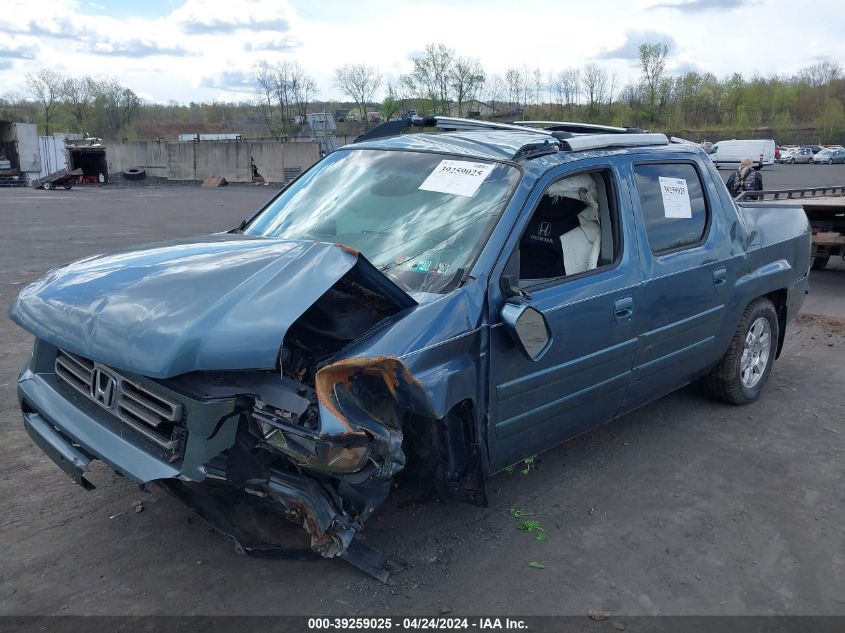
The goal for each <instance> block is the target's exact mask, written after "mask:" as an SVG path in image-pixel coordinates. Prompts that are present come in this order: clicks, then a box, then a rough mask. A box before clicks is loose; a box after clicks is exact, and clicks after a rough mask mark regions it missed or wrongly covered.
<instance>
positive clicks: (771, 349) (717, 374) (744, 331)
mask: <svg viewBox="0 0 845 633" xmlns="http://www.w3.org/2000/svg"><path fill="white" fill-rule="evenodd" d="M779 327H780V326H779V323H778V315H777V312H776V311H775V306H774V305H772V302H771V301H769V300H768V299H765V298H763V297H761V298H759V299H755V300H754V301H752V302H751V304H750V305H749V306H748V307H747V308H746V309H745V312H743V314H742V318H741V319H740V320H739V326H738V327H737V330H736V333H735V334H734V336H733V339H731V344H730V346H729V347H728V351H727V352H725V355H724V356H723V357H722V360H721V361H719V364H718V365H716V367H714V368H713V369H712V370H711V371H710V373H709V374H707V375H706V376H704V378H702V379H701V386H702V388H703V389H704V391H705V392H706V393H707V394H709V395H710V396H712V397H714V398H717V399H718V400H722V401H724V402H727V403H729V404H748V403H749V402H754V401H755V400H756V399H757V398H759V397H760V393H761V392H762V391H763V387H764V386H765V385H766V381H768V379H769V374H770V373H771V371H772V365H773V364H774V359H775V350H776V349H777V342H778V340H779V338H778V337H779V334H780V330H779Z"/></svg>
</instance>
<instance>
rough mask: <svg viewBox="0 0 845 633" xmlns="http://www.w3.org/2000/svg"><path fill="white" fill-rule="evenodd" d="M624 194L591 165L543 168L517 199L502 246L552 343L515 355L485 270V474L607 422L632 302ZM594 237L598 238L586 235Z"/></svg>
mask: <svg viewBox="0 0 845 633" xmlns="http://www.w3.org/2000/svg"><path fill="white" fill-rule="evenodd" d="M572 178H577V179H578V180H570V181H569V183H575V184H576V185H577V186H575V187H568V186H567V184H568V183H566V182H563V181H565V180H566V179H572ZM591 181H592V183H593V185H591V184H590V182H591ZM564 191H580V192H585V193H583V195H582V194H579V195H582V197H583V198H584V199H585V200H587V202H588V204H587V205H585V204H584V202H583V200H582V201H580V202H581V204H578V201H576V200H573V199H572V198H569V199H567V198H566V197H564V196H561V195H556V194H560V193H561V192H564ZM628 196H629V193H628V188H627V185H626V184H625V183H624V182H623V181H622V180H620V179H619V178H618V176H617V173H616V171H615V169H614V168H612V167H611V166H609V165H596V166H595V167H593V169H591V170H588V171H587V172H583V171H582V172H579V173H578V174H575V175H573V174H571V173H569V174H565V173H562V172H561V171H558V172H557V173H556V174H555V173H552V174H550V175H549V176H547V177H546V178H545V179H544V181H542V182H541V186H539V187H538V188H537V189H536V190H535V192H534V193H533V194H532V196H531V197H530V198H529V200H528V201H527V203H526V207H525V209H524V210H523V213H522V215H521V220H520V223H519V226H518V227H517V228H518V231H515V235H514V237H513V238H512V242H513V243H512V244H511V245H510V248H509V249H508V251H506V252H507V253H512V252H515V251H516V250H517V249H518V250H519V255H518V257H519V258H520V260H521V262H520V270H521V271H524V272H523V273H521V275H520V280H519V286H520V289H521V290H523V291H525V292H526V293H527V294H528V295H529V296H528V297H526V298H525V299H523V300H524V301H527V302H528V303H529V304H530V305H531V306H532V307H534V308H535V309H537V310H538V311H539V312H541V313H542V314H543V316H544V317H545V319H546V321H547V323H548V325H549V327H550V330H551V334H552V343H551V345H550V346H549V347H548V349H547V350H546V352H545V353H544V355H543V356H542V357H541V358H539V359H538V360H535V361H532V360H529V359H528V358H527V357H526V356H525V355H523V353H522V352H521V351H520V350H519V349H518V347H517V346H516V345H515V344H514V342H513V340H512V339H511V336H510V333H509V332H508V330H507V329H506V326H504V325H503V324H502V322H501V318H500V317H499V312H500V310H501V306H502V304H503V302H504V301H505V298H504V297H503V296H502V292H501V290H500V286H501V284H500V278H499V276H498V275H494V276H493V279H492V280H491V284H490V293H489V294H490V297H491V313H492V314H491V323H492V324H493V325H492V327H491V329H490V346H489V350H490V371H489V380H490V383H489V384H490V390H489V412H490V417H489V428H488V446H489V454H490V465H491V470H492V471H494V472H495V471H496V470H499V469H501V468H503V467H505V466H508V465H509V464H513V463H515V462H517V461H519V460H520V459H523V458H525V457H528V456H530V455H534V454H535V453H538V452H540V451H543V450H545V449H547V448H549V447H551V446H554V445H556V444H558V443H560V442H563V441H565V440H567V439H569V438H571V437H574V436H576V435H578V434H580V433H583V432H584V431H586V430H588V429H590V428H592V427H594V426H596V425H598V424H601V423H603V422H606V421H608V420H610V419H611V418H612V417H613V415H614V414H615V413H616V411H617V408H618V407H619V406H620V404H621V402H622V400H623V397H624V394H625V390H626V387H627V385H628V382H629V379H630V374H631V367H632V363H633V358H634V353H635V350H636V333H637V331H638V322H639V304H640V301H641V297H640V282H641V275H640V268H639V263H638V254H637V248H636V236H635V234H634V231H633V227H632V222H631V221H630V217H629V216H628V214H624V213H619V209H620V206H621V208H625V209H627V208H628V206H629V198H628ZM593 202H595V203H596V204H595V206H593ZM620 202H621V205H620ZM589 207H592V210H593V211H594V213H593V215H590V208H589ZM584 211H586V215H583V214H582V212H584ZM587 216H589V217H590V218H595V220H596V221H592V220H591V219H585V218H587ZM579 230H582V232H583V233H584V235H583V236H582V235H580V234H579V233H577V231H579ZM572 231H576V232H575V233H572ZM596 235H599V236H600V238H599V239H600V244H598V245H597V244H596V243H595V241H593V242H590V241H589V239H586V238H588V237H590V236H592V237H595V236H596ZM564 236H565V237H564ZM579 240H580V241H579ZM544 248H545V250H544ZM567 249H568V250H567ZM584 253H587V256H586V257H581V256H582V255H583V254H584ZM574 254H578V257H574ZM561 257H562V258H563V259H562V260H558V258H561ZM511 261H513V259H512V260H511Z"/></svg>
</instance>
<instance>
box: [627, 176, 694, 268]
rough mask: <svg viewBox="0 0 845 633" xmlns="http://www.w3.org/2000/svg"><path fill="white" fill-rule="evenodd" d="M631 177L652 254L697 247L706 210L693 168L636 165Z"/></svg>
mask: <svg viewBox="0 0 845 633" xmlns="http://www.w3.org/2000/svg"><path fill="white" fill-rule="evenodd" d="M634 176H635V178H636V181H637V193H638V194H639V197H640V206H641V207H642V210H643V216H644V219H645V229H646V233H647V234H648V242H649V245H650V246H651V252H652V253H655V254H660V253H665V252H667V251H672V250H677V249H679V248H684V247H689V246H693V245H695V244H698V243H699V242H700V241H701V239H702V238H703V237H704V233H705V231H706V230H707V224H708V213H709V211H708V208H707V201H706V200H705V198H704V189H703V187H702V186H701V179H700V178H699V176H698V171H696V169H695V167H693V166H692V165H690V164H687V163H663V164H659V163H648V164H642V165H636V166H635V167H634Z"/></svg>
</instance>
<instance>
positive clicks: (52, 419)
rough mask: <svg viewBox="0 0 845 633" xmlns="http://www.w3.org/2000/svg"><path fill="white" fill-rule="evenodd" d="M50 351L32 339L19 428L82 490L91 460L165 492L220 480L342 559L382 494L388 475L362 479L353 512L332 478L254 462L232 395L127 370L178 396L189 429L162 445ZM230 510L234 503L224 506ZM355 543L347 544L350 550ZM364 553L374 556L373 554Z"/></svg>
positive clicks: (250, 442)
mask: <svg viewBox="0 0 845 633" xmlns="http://www.w3.org/2000/svg"><path fill="white" fill-rule="evenodd" d="M56 356H57V350H56V348H55V347H53V346H50V345H48V344H45V343H43V342H41V341H38V342H37V343H36V348H35V351H34V354H33V358H32V360H31V361H30V363H29V364H28V366H27V367H25V368H24V369H23V371H22V372H21V374H20V376H19V378H18V388H17V394H18V401H19V403H20V406H21V410H22V413H23V418H24V427H25V429H26V431H27V433H28V434H29V435H30V437H31V438H32V439H33V441H34V442H35V444H37V445H38V446H39V447H40V448H41V449H42V450H43V451H44V452H45V453H46V454H47V456H48V457H50V458H51V459H52V460H53V461H54V462H55V463H56V464H57V465H58V466H59V467H60V468H61V469H62V470H63V471H64V472H65V473H66V474H67V475H68V476H69V477H70V478H71V479H72V480H73V481H74V482H76V483H77V484H79V485H81V486H82V487H83V488H85V489H89V490H90V489H92V488H94V486H93V484H92V483H91V482H90V481H89V480H88V479H87V478H86V473H88V471H89V470H90V465H91V462H92V461H94V460H95V459H99V460H101V461H102V462H104V463H105V464H107V465H108V466H110V467H111V468H112V469H114V470H115V471H116V472H118V473H120V474H121V475H123V476H125V477H126V478H127V479H129V480H131V481H134V482H136V483H138V484H147V483H153V482H155V483H157V484H160V485H162V486H164V487H165V488H166V489H168V490H169V491H170V492H175V491H183V490H185V489H186V488H185V486H186V485H187V486H190V485H191V484H198V483H199V482H202V481H203V480H205V479H209V480H211V481H216V482H221V483H225V484H227V487H228V488H231V489H232V490H233V491H245V492H248V493H251V494H253V495H256V494H257V495H258V496H260V497H265V498H267V499H268V500H269V501H273V502H275V503H276V504H278V507H280V508H282V509H284V511H285V513H286V515H287V517H288V518H289V519H292V520H294V521H295V522H297V523H299V524H300V525H302V526H303V527H304V528H305V529H306V531H307V532H308V534H309V535H310V537H311V547H312V550H313V551H314V552H316V553H319V554H320V555H322V556H325V557H335V556H341V557H344V558H347V556H348V555H347V552H348V551H349V548H350V546H352V541H353V537H354V535H355V534H356V533H357V532H358V531H359V530H360V529H361V527H362V525H361V521H362V520H363V519H364V518H366V516H368V515H369V513H370V512H371V511H372V509H373V508H374V507H375V506H377V505H379V504H380V503H381V502H382V501H383V500H384V497H386V496H387V493H388V491H389V488H390V482H389V479H386V478H385V479H383V480H382V479H378V480H376V481H372V482H369V481H362V482H360V483H361V484H362V487H360V489H357V491H356V492H355V495H363V496H364V497H366V501H367V505H366V509H365V510H363V511H361V512H351V511H350V510H349V508H348V507H347V502H346V500H345V499H344V498H342V497H341V496H340V495H339V494H338V492H337V491H336V490H335V489H334V486H332V485H329V481H330V478H329V477H327V476H322V477H315V476H310V475H308V474H306V473H303V472H293V471H288V470H282V469H278V468H270V467H266V466H265V465H264V464H263V463H262V462H261V460H260V459H259V460H256V459H254V455H253V450H252V449H253V447H254V445H255V438H254V437H253V436H251V435H249V434H248V433H246V430H245V428H243V427H244V425H242V424H240V420H241V418H242V415H241V413H242V412H241V411H240V410H238V408H237V405H236V402H237V398H233V399H230V398H223V399H211V400H207V401H206V400H195V399H193V398H191V397H189V396H187V395H185V393H181V392H176V391H173V390H172V389H169V388H168V387H166V386H164V385H162V384H159V383H156V382H154V381H150V380H149V379H144V378H143V377H141V376H135V375H132V376H131V379H132V380H134V381H137V382H138V383H139V384H140V383H143V384H144V386H145V387H146V388H148V389H150V390H155V391H157V392H158V394H159V395H162V396H167V398H168V399H170V400H176V401H178V402H179V404H181V406H182V407H183V409H184V411H185V416H184V418H183V421H182V424H183V425H184V427H180V428H184V431H185V433H186V437H185V441H184V443H183V444H180V449H179V450H178V451H170V452H168V451H167V450H165V449H164V448H163V447H161V446H157V445H155V444H154V443H153V442H151V441H150V440H149V439H148V438H145V437H144V436H143V434H139V433H137V432H136V431H135V430H134V429H133V428H132V427H131V426H127V425H126V424H125V422H124V421H122V420H121V419H119V418H118V417H117V416H115V415H113V414H112V412H111V411H109V410H106V409H104V408H103V407H102V406H100V405H98V404H97V403H96V402H95V401H93V400H91V399H90V398H88V397H86V396H85V395H84V394H80V393H79V392H78V390H77V391H75V390H74V389H72V388H70V387H69V386H68V385H67V384H65V382H64V381H63V380H60V379H59V378H58V377H57V374H56V373H55V370H54V364H55V359H56ZM239 427H240V428H239ZM245 433H246V434H245ZM238 438H240V439H238ZM244 446H246V447H247V449H244ZM400 455H401V452H400ZM352 477H353V481H351V482H349V483H347V488H348V489H349V490H351V489H352V487H353V486H355V485H356V484H357V483H359V482H358V481H356V480H355V478H356V477H357V478H359V479H360V478H361V477H362V474H361V473H354V474H353V475H352ZM200 488H201V487H200ZM177 496H178V497H179V498H180V499H181V500H182V501H184V502H185V503H186V504H187V505H189V506H190V507H192V508H193V509H194V510H195V511H197V512H198V513H199V514H200V516H204V513H203V512H202V511H201V510H200V509H199V508H198V507H197V504H196V503H195V502H193V501H194V500H192V499H191V498H190V496H188V495H186V494H185V493H184V492H180V494H177ZM354 498H356V499H357V496H355V497H354ZM228 511H234V508H233V507H232V506H230V507H229V508H228ZM224 514H225V513H224ZM351 515H354V516H355V518H354V519H353V518H352V516H351ZM221 516H222V515H221ZM205 518H208V519H209V520H211V517H205ZM218 523H219V522H218ZM223 531H228V530H226V529H225V528H224V530H223ZM243 549H244V550H246V549H247V547H244V548H243ZM360 549H361V548H360V547H353V550H352V551H353V552H354V551H357V550H360ZM352 556H353V558H355V556H354V555H352ZM365 559H366V560H367V561H370V562H372V558H371V557H365ZM362 560H364V559H362ZM350 562H353V563H354V564H356V565H357V566H359V567H362V568H366V567H367V566H369V567H372V568H373V569H367V571H368V573H372V574H373V575H376V576H378V574H379V573H380V572H378V571H377V570H376V571H374V569H375V567H378V565H375V566H373V565H372V564H370V563H362V562H361V561H360V560H357V561H353V560H350Z"/></svg>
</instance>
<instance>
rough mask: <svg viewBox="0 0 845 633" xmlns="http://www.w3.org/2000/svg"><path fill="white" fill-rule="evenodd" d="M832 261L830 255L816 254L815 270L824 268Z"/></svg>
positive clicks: (814, 258)
mask: <svg viewBox="0 0 845 633" xmlns="http://www.w3.org/2000/svg"><path fill="white" fill-rule="evenodd" d="M829 261H830V255H816V256H815V257H813V270H822V269H824V267H825V266H827V262H829Z"/></svg>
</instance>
